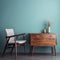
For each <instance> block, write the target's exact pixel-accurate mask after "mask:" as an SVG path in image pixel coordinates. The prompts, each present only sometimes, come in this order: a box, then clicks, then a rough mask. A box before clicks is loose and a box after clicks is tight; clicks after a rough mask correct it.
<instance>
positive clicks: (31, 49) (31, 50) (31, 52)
mask: <svg viewBox="0 0 60 60" xmlns="http://www.w3.org/2000/svg"><path fill="white" fill-rule="evenodd" d="M30 54H32V55H33V46H31V48H30Z"/></svg>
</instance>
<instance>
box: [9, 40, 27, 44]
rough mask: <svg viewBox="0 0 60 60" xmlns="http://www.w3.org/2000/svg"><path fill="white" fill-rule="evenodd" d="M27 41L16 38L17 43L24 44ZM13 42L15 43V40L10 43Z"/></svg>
mask: <svg viewBox="0 0 60 60" xmlns="http://www.w3.org/2000/svg"><path fill="white" fill-rule="evenodd" d="M25 42H26V40H16V43H19V44H23V43H25ZM11 43H15V41H10V42H9V44H11Z"/></svg>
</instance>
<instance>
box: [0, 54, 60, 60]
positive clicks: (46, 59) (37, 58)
mask: <svg viewBox="0 0 60 60" xmlns="http://www.w3.org/2000/svg"><path fill="white" fill-rule="evenodd" d="M0 60H60V54H57V55H56V56H52V55H50V54H44V55H41V54H40V55H39V54H35V55H34V56H32V55H18V56H17V59H16V58H15V55H10V54H7V55H5V56H3V57H1V56H0Z"/></svg>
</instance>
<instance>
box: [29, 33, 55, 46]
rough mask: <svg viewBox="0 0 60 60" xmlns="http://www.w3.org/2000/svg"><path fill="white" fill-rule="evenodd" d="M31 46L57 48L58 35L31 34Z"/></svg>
mask: <svg viewBox="0 0 60 60" xmlns="http://www.w3.org/2000/svg"><path fill="white" fill-rule="evenodd" d="M30 44H31V45H32V46H55V45H56V35H55V34H31V35H30Z"/></svg>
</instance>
